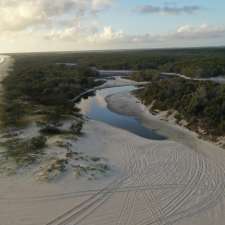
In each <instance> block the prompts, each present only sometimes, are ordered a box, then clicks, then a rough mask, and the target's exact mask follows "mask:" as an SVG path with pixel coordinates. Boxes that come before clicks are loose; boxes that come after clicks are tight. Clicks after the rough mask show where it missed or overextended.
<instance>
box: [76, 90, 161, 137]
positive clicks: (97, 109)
mask: <svg viewBox="0 0 225 225" xmlns="http://www.w3.org/2000/svg"><path fill="white" fill-rule="evenodd" d="M135 89H136V87H134V86H126V87H114V88H107V89H103V90H98V91H96V93H95V95H94V96H90V97H88V98H86V99H84V98H83V99H82V100H81V102H80V103H79V104H78V107H79V108H80V109H81V112H82V113H83V114H84V115H86V116H87V117H89V118H91V119H93V120H97V121H101V122H105V123H107V124H110V125H112V126H115V127H118V128H122V129H125V130H128V131H130V132H132V133H134V134H136V135H139V136H141V137H144V138H148V139H153V140H164V139H165V137H163V136H161V135H159V134H157V133H156V132H154V131H153V130H150V129H147V128H145V127H144V126H143V125H142V124H141V123H140V122H139V121H138V120H137V119H135V118H134V117H130V116H124V115H120V114H117V113H114V112H112V111H110V110H109V109H108V108H107V103H106V101H105V97H106V96H109V95H111V94H115V93H118V92H123V91H132V90H135Z"/></svg>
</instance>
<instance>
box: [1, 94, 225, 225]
mask: <svg viewBox="0 0 225 225" xmlns="http://www.w3.org/2000/svg"><path fill="white" fill-rule="evenodd" d="M108 102H109V103H111V104H110V107H111V108H112V109H114V110H116V111H120V112H123V113H126V110H127V111H129V113H130V114H131V115H139V116H140V117H139V118H140V119H141V121H142V122H144V123H145V124H146V125H147V126H149V127H153V128H155V129H157V130H158V131H159V132H161V133H162V134H166V135H168V137H169V138H170V140H164V141H152V140H148V139H144V138H142V137H139V136H137V135H135V134H132V133H129V132H128V131H125V130H121V129H118V128H113V127H111V126H109V125H106V124H103V123H100V122H96V121H91V120H89V121H88V122H87V123H86V124H85V127H84V134H85V135H84V136H82V137H81V138H80V139H79V140H78V141H77V142H76V149H75V150H76V151H78V152H82V153H85V154H88V155H91V156H98V157H103V158H105V159H106V160H107V161H108V163H109V165H110V167H111V173H110V175H109V176H107V177H104V178H101V179H97V180H91V181H90V180H88V179H86V178H80V179H76V178H75V177H74V175H73V174H70V173H69V174H66V175H65V176H64V177H63V179H60V180H58V181H57V182H50V183H41V182H37V181H35V180H34V178H33V177H32V176H31V174H30V173H26V174H21V175H16V176H11V177H3V176H1V177H0V186H1V188H0V224H1V225H14V224H15V225H75V224H77V225H151V224H152V225H173V224H178V225H193V224H195V225H203V224H204V225H224V221H225V207H224V206H225V205H224V188H225V170H224V165H223V162H224V159H225V155H224V151H222V150H221V149H219V148H217V147H215V146H214V145H212V144H210V143H207V142H204V141H201V140H199V139H197V137H196V135H195V134H193V133H191V132H189V131H187V130H185V129H183V128H179V127H176V126H175V125H171V124H168V123H166V122H165V121H160V120H158V119H157V118H155V117H152V116H151V115H149V113H148V112H147V109H145V108H144V106H142V105H141V104H139V103H137V99H135V98H134V97H132V96H131V95H129V94H119V95H113V96H111V97H110V98H108Z"/></svg>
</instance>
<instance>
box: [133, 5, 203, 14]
mask: <svg viewBox="0 0 225 225" xmlns="http://www.w3.org/2000/svg"><path fill="white" fill-rule="evenodd" d="M201 9H202V8H201V7H200V6H197V5H190V6H182V7H178V6H175V5H165V6H153V5H150V4H148V5H142V6H138V7H136V9H135V11H136V12H138V13H142V14H154V13H155V14H157V13H158V14H162V15H179V14H193V13H196V12H198V11H199V10H201Z"/></svg>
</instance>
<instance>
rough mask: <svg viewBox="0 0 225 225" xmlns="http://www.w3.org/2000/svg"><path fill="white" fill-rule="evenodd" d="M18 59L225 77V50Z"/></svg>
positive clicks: (72, 54)
mask: <svg viewBox="0 0 225 225" xmlns="http://www.w3.org/2000/svg"><path fill="white" fill-rule="evenodd" d="M14 56H15V57H16V59H17V61H18V62H20V64H21V65H23V64H24V63H28V64H30V65H32V64H38V63H46V62H48V63H49V64H53V63H60V62H61V63H62V62H64V63H78V64H79V65H84V66H88V67H97V68H99V69H100V68H103V69H131V70H157V71H159V72H176V73H182V74H185V75H187V76H193V77H211V76H219V75H225V48H193V49H168V50H130V51H129V50H126V51H125V50H124V51H122V50H121V51H99V52H65V53H45V54H43V53H36V54H20V55H14ZM34 59H35V60H34Z"/></svg>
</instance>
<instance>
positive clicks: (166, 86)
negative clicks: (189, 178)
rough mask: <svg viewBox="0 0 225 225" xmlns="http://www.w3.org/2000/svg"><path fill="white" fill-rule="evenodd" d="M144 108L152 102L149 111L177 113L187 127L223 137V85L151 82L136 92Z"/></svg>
mask: <svg viewBox="0 0 225 225" xmlns="http://www.w3.org/2000/svg"><path fill="white" fill-rule="evenodd" d="M137 96H138V97H139V98H140V99H141V100H142V101H143V102H144V103H145V104H146V105H150V104H152V103H153V102H154V106H153V109H159V110H170V109H175V110H177V111H178V112H179V115H177V117H178V118H179V119H183V118H184V119H186V120H187V121H188V122H189V126H192V127H198V126H199V127H201V128H203V129H204V130H205V131H206V132H207V133H208V134H212V135H224V134H225V85H221V84H215V83H213V82H198V81H190V80H184V79H179V78H175V79H169V80H157V81H153V82H152V83H151V84H150V85H149V86H148V87H146V88H145V89H142V90H140V91H138V92H137Z"/></svg>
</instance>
